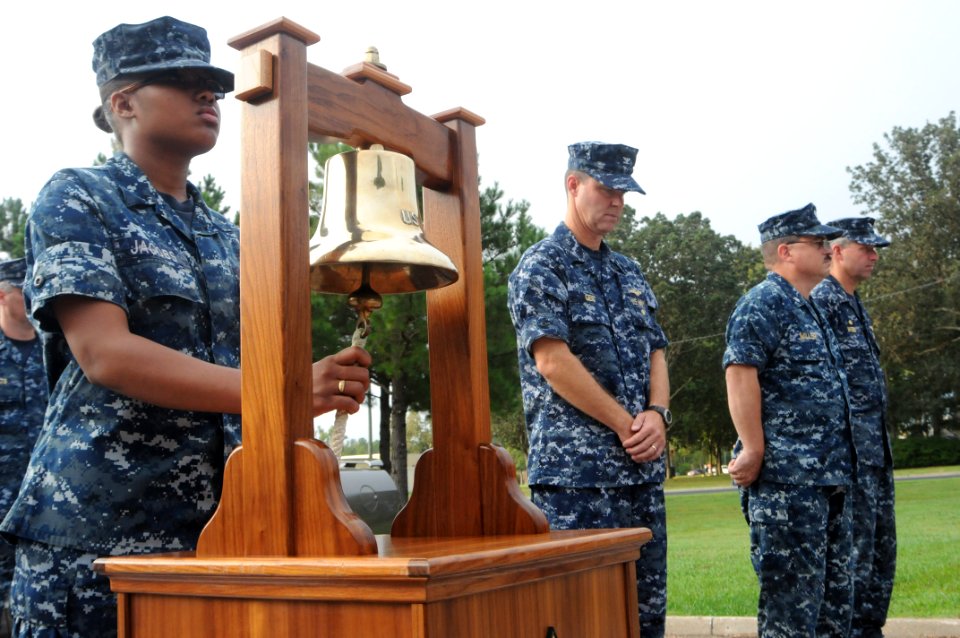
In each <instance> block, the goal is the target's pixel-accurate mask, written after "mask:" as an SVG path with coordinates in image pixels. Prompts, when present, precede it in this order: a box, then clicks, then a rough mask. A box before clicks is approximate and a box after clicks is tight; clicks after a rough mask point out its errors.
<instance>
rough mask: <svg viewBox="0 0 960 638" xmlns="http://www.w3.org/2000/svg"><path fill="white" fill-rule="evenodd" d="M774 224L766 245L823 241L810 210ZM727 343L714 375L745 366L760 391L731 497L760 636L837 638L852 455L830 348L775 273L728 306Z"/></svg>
mask: <svg viewBox="0 0 960 638" xmlns="http://www.w3.org/2000/svg"><path fill="white" fill-rule="evenodd" d="M811 209H812V210H811ZM791 213H792V214H793V216H792V217H791V216H790V215H791ZM784 215H787V216H788V217H787V220H786V223H785V224H784V227H778V228H771V227H772V226H775V225H777V224H778V223H783V219H774V220H772V221H771V222H770V224H767V225H766V226H765V225H763V224H762V225H761V231H764V230H766V231H767V233H768V236H767V237H765V236H764V234H762V235H761V237H762V238H763V240H764V241H767V240H768V239H775V238H777V237H780V236H784V235H788V234H797V235H799V234H804V232H791V230H793V231H796V230H801V231H806V232H807V234H815V235H820V236H822V235H825V234H826V231H824V230H823V229H824V227H823V226H820V225H819V222H816V218H815V209H813V207H812V206H809V207H807V208H805V209H801V210H799V211H790V213H786V214H784ZM778 217H779V216H778ZM811 217H812V220H811ZM791 226H793V227H794V228H791ZM776 233H779V234H776ZM833 234H834V235H836V234H839V232H838V231H837V232H834V233H833ZM769 235H772V236H769ZM726 340H727V349H726V351H725V352H724V356H723V367H724V368H726V367H727V366H729V365H732V364H738V365H747V366H752V367H755V368H756V369H757V373H758V379H759V383H760V395H761V421H762V425H763V434H764V443H765V448H764V456H763V464H762V466H761V469H760V474H759V476H758V478H757V480H756V481H755V482H754V483H753V484H751V485H750V486H749V487H748V488H746V489H741V500H742V503H743V507H744V514H745V516H746V518H747V521H748V523H749V525H750V546H751V560H752V563H753V566H754V570H755V571H756V573H757V577H758V580H759V584H760V599H759V605H758V614H757V620H758V628H759V631H760V636H766V637H779V636H791V637H795V636H810V637H813V636H847V635H848V633H849V630H850V616H851V611H852V585H851V574H850V569H851V565H850V553H851V542H852V540H851V525H852V523H851V513H852V507H851V503H850V499H849V498H847V489H848V486H849V485H850V483H851V480H852V478H851V474H852V455H853V449H852V442H851V439H850V431H849V421H848V405H847V393H848V389H847V383H846V377H845V375H844V373H843V370H842V359H841V354H840V350H839V346H838V344H837V343H836V339H835V338H834V336H833V333H832V332H831V331H830V330H829V329H828V328H827V327H826V324H825V322H824V319H823V317H822V316H821V315H820V313H819V311H818V310H817V309H816V307H814V305H813V304H812V303H811V302H810V301H808V300H807V299H804V297H803V296H802V295H801V294H800V293H799V292H798V291H797V289H796V288H794V287H793V286H792V285H791V284H790V282H788V281H787V280H786V279H784V278H783V277H782V276H780V275H779V274H776V273H769V274H768V275H767V278H766V280H765V281H763V282H761V283H760V284H758V285H757V286H755V287H753V288H752V289H751V290H750V291H748V292H747V293H746V294H745V295H744V296H743V297H741V299H740V300H739V301H738V303H737V305H736V307H735V309H734V311H733V313H732V314H731V316H730V319H729V322H728V324H727V332H726ZM737 448H739V441H738V446H737Z"/></svg>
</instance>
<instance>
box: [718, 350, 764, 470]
mask: <svg viewBox="0 0 960 638" xmlns="http://www.w3.org/2000/svg"><path fill="white" fill-rule="evenodd" d="M726 379H727V405H728V406H729V408H730V418H731V419H732V420H733V425H734V427H735V428H736V429H737V435H738V436H739V437H740V442H741V443H742V444H743V450H741V452H740V454H739V455H738V456H737V458H735V459H734V460H732V461H731V462H730V465H729V470H730V477H731V478H732V479H733V482H734V483H736V484H737V485H740V486H742V487H747V486H748V485H750V484H751V483H753V482H754V481H756V480H757V476H759V475H760V467H761V466H762V465H763V452H764V446H765V444H764V439H763V423H762V421H761V412H760V378H759V376H758V374H757V369H756V368H755V367H753V366H747V365H738V364H732V365H728V366H727V372H726Z"/></svg>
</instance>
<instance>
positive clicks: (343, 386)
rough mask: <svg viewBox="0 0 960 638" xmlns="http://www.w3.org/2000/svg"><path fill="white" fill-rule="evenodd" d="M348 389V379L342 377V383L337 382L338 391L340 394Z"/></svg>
mask: <svg viewBox="0 0 960 638" xmlns="http://www.w3.org/2000/svg"><path fill="white" fill-rule="evenodd" d="M346 389H347V381H346V379H340V383H338V384H337V391H339V392H340V394H343V391H344V390H346Z"/></svg>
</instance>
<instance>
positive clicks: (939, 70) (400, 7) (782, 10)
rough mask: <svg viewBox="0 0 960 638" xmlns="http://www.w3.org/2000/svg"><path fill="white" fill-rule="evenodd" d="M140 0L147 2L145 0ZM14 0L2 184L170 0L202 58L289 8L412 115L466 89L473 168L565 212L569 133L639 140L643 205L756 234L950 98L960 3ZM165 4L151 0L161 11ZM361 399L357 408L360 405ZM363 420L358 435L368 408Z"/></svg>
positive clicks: (223, 141)
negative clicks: (387, 84)
mask: <svg viewBox="0 0 960 638" xmlns="http://www.w3.org/2000/svg"><path fill="white" fill-rule="evenodd" d="M145 6H149V7H151V8H143V7H145ZM226 7H227V6H226V5H224V4H223V3H213V2H206V3H202V2H196V1H195V0H191V1H189V2H184V1H182V0H166V1H165V2H158V3H127V4H118V3H104V2H96V3H91V2H76V1H72V2H59V1H54V2H50V1H48V2H27V3H16V8H15V9H14V8H13V5H11V3H7V4H6V6H5V8H4V9H2V10H0V11H2V14H3V15H2V20H0V42H2V43H3V47H4V53H5V55H4V59H5V64H4V74H3V77H4V87H5V96H4V98H3V101H2V105H3V106H2V109H3V111H2V112H3V119H2V122H3V124H2V126H3V136H2V140H3V142H4V147H5V148H4V149H3V152H2V153H0V162H2V170H0V197H19V198H21V199H22V200H23V201H24V203H29V202H32V201H33V200H34V198H35V196H36V194H37V192H38V191H39V189H40V188H41V186H42V185H43V183H44V182H45V181H46V180H47V179H48V178H49V177H50V175H52V174H53V173H54V172H55V171H56V170H57V169H58V168H61V167H64V166H78V165H79V166H85V165H89V164H90V163H91V162H92V160H93V159H94V157H96V155H97V153H101V152H102V153H106V154H109V152H110V136H108V135H107V134H104V133H102V132H100V131H99V130H98V129H97V128H96V127H95V126H94V125H93V122H92V119H91V113H92V111H93V108H94V107H95V106H96V104H97V100H98V97H97V89H96V84H95V79H94V74H93V71H92V70H91V67H90V60H91V56H92V46H91V43H92V41H93V40H94V38H96V37H97V35H99V34H100V33H101V32H103V31H105V30H106V29H109V28H110V27H112V26H114V25H116V24H118V23H121V22H128V23H138V22H143V21H146V20H149V19H152V18H155V17H158V16H159V15H161V14H162V13H163V14H168V15H172V16H174V17H177V18H179V19H182V20H186V21H188V22H193V23H195V24H199V25H201V26H203V27H205V28H206V29H207V31H208V34H209V37H210V40H211V43H212V48H213V63H214V64H216V65H218V66H222V67H225V68H228V69H231V70H235V69H236V67H237V62H238V58H239V53H238V52H237V51H236V50H234V49H232V48H230V47H229V46H227V44H226V42H227V40H228V39H230V38H232V37H233V36H236V35H239V34H241V33H243V32H246V31H248V30H250V29H253V28H255V27H258V26H260V25H262V24H264V23H266V22H268V21H271V20H273V19H275V18H277V17H280V16H285V17H287V18H289V19H291V20H293V21H294V22H297V23H298V24H300V25H302V26H303V27H306V28H307V29H310V30H311V31H313V32H315V33H317V34H318V35H319V36H320V38H321V40H320V42H318V43H317V44H314V45H312V46H311V47H310V48H309V49H308V60H309V61H310V62H311V63H313V64H316V65H318V66H322V67H325V68H327V69H330V70H333V71H338V72H339V71H342V70H343V69H345V68H346V67H348V66H351V65H352V64H355V63H357V62H359V61H361V60H362V59H363V53H364V51H365V50H366V48H367V47H368V46H371V45H373V46H376V47H378V48H379V50H380V54H381V58H382V61H383V62H384V63H385V64H387V66H388V69H389V71H390V72H391V73H393V74H395V75H397V76H398V77H399V79H400V81H402V82H404V83H406V84H408V85H410V86H411V87H412V88H413V91H412V93H410V94H409V95H407V96H405V97H404V101H405V103H406V104H407V105H409V106H411V107H413V108H415V109H417V110H418V111H421V112H423V113H425V114H428V115H430V114H434V113H439V112H441V111H445V110H447V109H450V108H453V107H464V108H466V109H469V110H470V111H473V112H474V113H477V114H479V115H480V116H482V117H484V118H485V119H486V124H485V125H483V126H482V127H480V128H479V129H478V131H477V136H478V137H477V143H478V148H479V160H480V165H479V169H480V175H481V178H482V180H483V183H484V184H485V185H489V184H492V183H493V182H495V181H496V182H499V183H500V186H501V187H502V188H503V190H504V191H505V195H506V197H507V198H510V199H514V200H521V199H526V200H527V201H528V202H530V205H531V208H530V211H531V214H532V215H533V218H534V221H535V222H536V223H537V224H539V225H540V226H543V227H544V228H546V229H548V230H552V228H553V227H554V226H555V224H556V223H557V222H558V221H559V220H560V219H561V217H562V215H563V210H564V205H565V200H564V193H563V186H562V175H563V171H564V170H565V168H566V157H567V152H566V146H567V145H568V144H570V143H573V142H577V141H584V140H601V141H607V142H619V143H624V144H629V145H631V146H635V147H637V148H638V149H639V155H638V158H637V166H636V170H635V173H634V176H635V177H636V179H637V181H638V182H639V183H640V184H641V186H643V187H644V189H645V190H646V191H647V193H648V194H647V195H646V196H643V195H639V194H634V193H631V194H628V196H627V203H628V204H630V205H631V206H633V207H634V208H636V209H637V210H638V212H639V213H640V215H641V216H642V215H653V214H655V213H657V212H662V213H663V214H665V215H666V216H667V217H669V218H673V217H675V216H676V215H678V214H681V213H683V214H687V213H691V212H693V211H700V212H702V213H703V214H704V215H705V216H706V217H707V218H709V219H710V220H711V222H712V225H713V228H714V229H715V230H717V231H718V232H720V233H722V234H733V235H735V236H737V237H738V238H739V239H741V240H742V241H744V242H747V243H751V244H754V245H756V244H757V243H758V236H757V230H756V227H757V224H758V223H759V222H761V221H763V220H764V219H766V218H767V217H769V216H770V215H773V214H776V213H779V212H783V211H785V210H788V209H792V208H798V207H800V206H803V205H805V204H806V203H808V202H813V203H814V204H816V206H817V207H818V209H819V215H820V218H821V220H824V221H826V220H829V219H834V218H837V217H843V216H848V215H856V214H859V213H861V212H862V211H861V210H860V209H859V208H858V207H856V206H855V205H854V204H853V203H852V201H851V200H850V196H849V189H848V186H849V181H850V180H849V175H848V174H847V172H846V167H848V166H855V165H858V164H862V163H865V162H867V161H869V160H870V159H871V154H872V145H873V144H874V143H880V142H882V140H883V135H884V133H887V132H889V131H890V130H891V129H892V128H893V127H894V126H901V127H921V126H923V125H924V124H925V123H927V122H933V121H937V120H939V119H940V118H942V117H944V116H946V115H947V114H948V113H949V112H950V111H951V110H955V109H957V108H958V104H960V81H958V76H957V68H958V67H957V60H958V59H960V55H958V48H960V45H958V42H960V2H955V1H951V0H911V1H909V2H908V1H896V2H895V1H885V0H872V1H869V2H862V1H840V0H831V1H821V0H808V1H806V2H802V3H800V2H792V3H786V2H769V1H765V2H759V1H758V2H753V1H750V2H747V1H736V0H726V1H722V2H721V1H706V0H705V1H672V2H647V1H640V0H633V1H628V0H616V1H614V0H592V1H587V2H584V1H582V0H581V1H578V2H567V1H563V0H555V1H554V2H518V1H516V0H513V1H511V2H505V1H503V0H488V1H487V2H482V3H464V2H450V1H449V0H448V1H446V2H434V1H432V0H431V1H419V2H407V3H403V2H399V1H397V0H391V1H390V2H381V1H379V0H368V1H366V2H329V1H328V2H323V1H318V2H311V3H305V2H301V1H297V2H286V1H284V0H274V1H272V2H269V3H245V2H240V3H235V4H232V5H230V6H229V8H226ZM161 12H162V13H161ZM223 104H224V107H223V124H222V128H221V134H220V143H219V144H218V146H217V148H216V149H214V150H213V151H211V152H210V153H208V154H207V155H204V156H202V157H199V158H197V159H196V160H194V163H193V174H194V177H195V178H196V179H197V181H199V178H200V177H201V176H203V175H206V174H208V173H212V174H213V175H214V176H215V177H216V178H217V181H218V182H219V184H220V185H221V186H222V187H223V188H224V190H225V191H226V196H227V203H228V204H229V205H231V207H232V208H233V210H236V209H237V208H238V206H239V193H240V185H239V184H240V175H239V122H238V117H239V115H238V105H237V103H236V101H235V100H234V99H233V98H232V97H230V96H228V97H227V99H226V100H224V103H223ZM365 420H366V419H363V421H365ZM363 425H364V428H363V429H364V434H365V429H366V428H365V424H363Z"/></svg>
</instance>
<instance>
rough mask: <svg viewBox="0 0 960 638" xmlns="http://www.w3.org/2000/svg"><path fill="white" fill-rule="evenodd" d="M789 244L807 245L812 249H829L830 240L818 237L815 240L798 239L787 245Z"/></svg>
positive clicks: (788, 243)
mask: <svg viewBox="0 0 960 638" xmlns="http://www.w3.org/2000/svg"><path fill="white" fill-rule="evenodd" d="M790 244H808V245H810V246H813V247H814V248H821V249H822V248H829V247H830V240H829V239H825V238H823V237H820V238H817V239H798V240H796V241H788V242H787V245H788V246H789V245H790Z"/></svg>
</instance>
